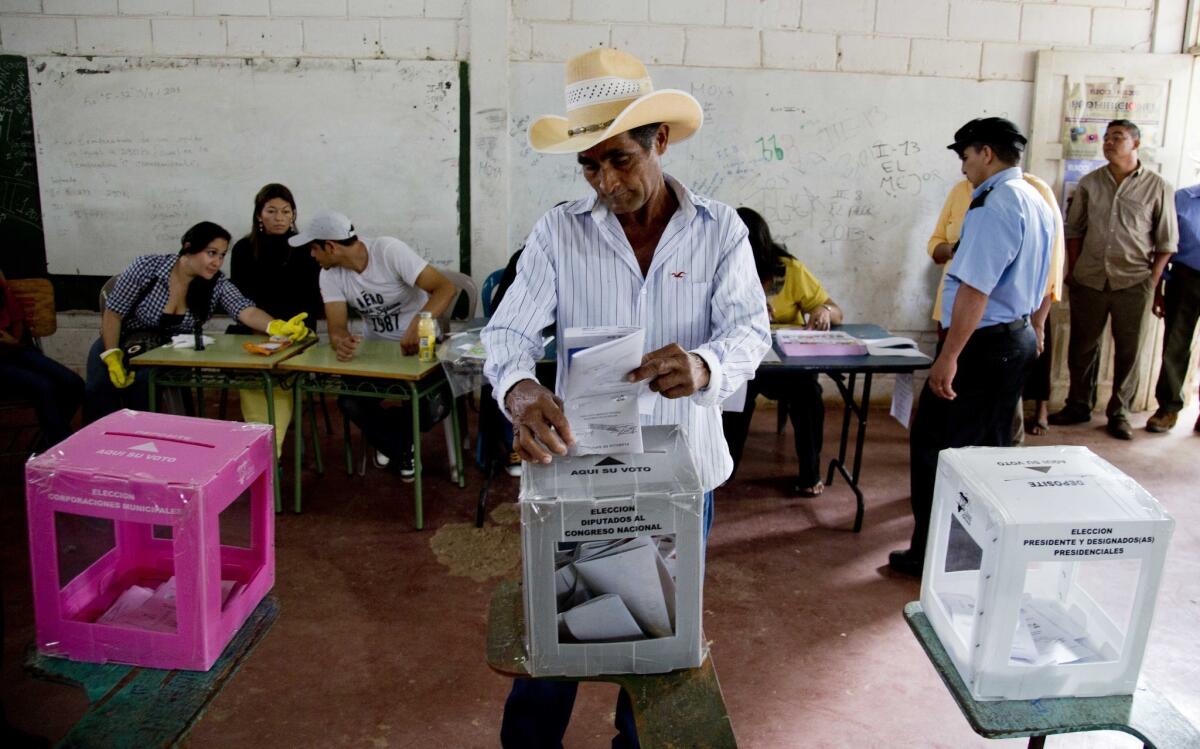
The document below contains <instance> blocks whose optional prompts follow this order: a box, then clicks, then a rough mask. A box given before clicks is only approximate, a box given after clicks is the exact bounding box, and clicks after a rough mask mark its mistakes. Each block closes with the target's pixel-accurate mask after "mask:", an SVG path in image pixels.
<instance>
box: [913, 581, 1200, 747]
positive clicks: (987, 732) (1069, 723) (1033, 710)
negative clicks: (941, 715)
mask: <svg viewBox="0 0 1200 749" xmlns="http://www.w3.org/2000/svg"><path fill="white" fill-rule="evenodd" d="M904 619H905V621H907V622H908V626H909V628H911V629H912V631H913V634H914V635H916V636H917V641H918V642H920V643H921V647H922V648H924V650H925V654H926V655H928V656H929V660H930V661H931V662H932V663H933V667H934V668H935V669H937V672H938V676H941V677H942V682H943V683H944V684H945V685H946V688H947V689H949V690H950V694H951V695H952V696H953V697H954V701H955V702H957V703H958V707H959V709H960V710H962V714H963V716H965V717H966V719H967V722H968V723H970V724H971V728H972V729H973V730H974V731H975V733H977V734H979V735H980V736H983V737H984V738H988V739H1014V738H1024V737H1026V736H1028V737H1029V747H1030V749H1041V747H1043V746H1044V745H1045V742H1046V737H1047V736H1053V735H1054V734H1057V733H1077V732H1082V731H1124V732H1125V733H1128V734H1132V735H1133V736H1136V737H1137V738H1139V739H1141V740H1142V742H1143V745H1144V746H1146V747H1147V749H1155V748H1156V747H1161V749H1175V747H1200V732H1197V730H1196V728H1195V726H1193V725H1192V724H1191V723H1190V722H1189V721H1188V719H1187V718H1185V717H1184V716H1183V715H1182V714H1180V712H1179V711H1178V710H1176V709H1175V707H1174V706H1173V705H1172V704H1171V703H1170V702H1168V701H1167V699H1166V698H1165V697H1163V696H1162V695H1160V694H1158V693H1157V692H1155V691H1154V690H1153V689H1151V688H1150V687H1148V686H1140V687H1138V690H1137V692H1135V693H1134V694H1132V695H1119V696H1114V697H1056V698H1053V699H1040V700H998V701H994V702H979V701H977V700H975V699H974V698H973V697H971V693H970V691H969V690H968V689H967V685H966V684H964V683H963V680H962V677H960V676H959V675H958V669H957V668H955V666H954V663H953V662H952V661H951V660H950V656H949V655H947V654H946V650H945V648H943V647H942V643H941V640H939V639H938V636H937V633H936V632H934V631H933V626H932V625H930V623H929V619H928V618H926V616H925V611H924V609H922V608H921V604H920V602H919V601H913V602H912V603H909V604H906V605H905V607H904Z"/></svg>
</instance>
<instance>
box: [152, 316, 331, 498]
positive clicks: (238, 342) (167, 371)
mask: <svg viewBox="0 0 1200 749" xmlns="http://www.w3.org/2000/svg"><path fill="white" fill-rule="evenodd" d="M212 338H213V342H212V343H210V344H208V345H206V346H205V347H204V349H202V350H200V351H197V350H196V349H194V348H192V347H191V346H188V347H185V348H173V347H171V346H159V347H158V348H152V349H150V350H149V351H145V352H143V353H141V354H138V355H137V356H135V357H133V358H132V359H130V362H129V363H130V365H131V366H134V367H137V368H138V369H139V370H142V371H143V372H144V374H145V376H146V384H147V388H148V391H149V402H150V410H151V411H157V410H158V400H157V388H159V387H180V388H192V387H194V388H199V389H201V392H203V390H205V389H209V388H211V389H214V390H241V389H243V388H245V389H248V390H254V389H261V390H262V391H263V393H265V394H266V396H267V423H269V424H270V425H271V427H272V428H276V425H275V398H274V390H275V385H276V383H275V381H274V379H273V378H272V373H273V372H274V371H275V367H276V366H277V365H278V364H279V363H280V362H282V361H284V360H286V359H288V358H290V357H293V356H296V355H298V354H299V353H300V352H302V351H304V349H306V348H308V347H309V346H311V345H313V344H314V343H316V340H317V337H316V336H313V335H310V336H309V337H307V338H305V339H304V340H302V341H299V342H296V343H293V344H292V345H291V346H288V347H287V348H285V349H283V350H282V351H278V352H276V353H274V354H271V355H270V356H263V355H262V354H252V353H250V352H249V351H246V349H245V348H244V347H243V346H242V344H244V343H247V342H252V343H261V342H262V341H264V340H266V338H267V336H265V335H263V334H261V333H260V334H257V335H234V334H227V333H217V334H215V335H213V336H212ZM201 398H203V396H201ZM197 406H198V412H199V413H200V414H201V415H203V413H204V401H203V399H201V401H200V403H198V404H197ZM299 436H300V435H299V433H297V435H296V437H297V438H299ZM279 479H280V471H279V461H275V511H276V512H278V511H279V510H280V509H281V508H282V499H281V494H280V488H279Z"/></svg>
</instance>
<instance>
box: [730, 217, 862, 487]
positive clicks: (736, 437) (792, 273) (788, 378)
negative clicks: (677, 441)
mask: <svg viewBox="0 0 1200 749" xmlns="http://www.w3.org/2000/svg"><path fill="white" fill-rule="evenodd" d="M738 215H739V216H741V218H742V221H743V222H744V223H745V224H746V228H747V229H749V230H750V237H749V239H750V248H751V249H752V250H753V252H754V265H755V268H756V270H757V271H758V280H759V281H761V282H762V285H763V291H765V292H766V294H767V313H768V314H769V315H770V317H771V322H772V323H778V324H781V325H785V324H795V323H801V324H804V325H805V327H807V328H809V329H810V330H829V328H830V327H831V326H833V325H840V324H841V322H842V309H841V307H838V305H837V303H836V302H834V301H833V299H831V298H830V297H829V294H828V293H826V292H825V289H824V288H823V287H822V286H821V283H820V281H818V280H817V279H816V277H815V276H813V274H812V273H810V272H809V270H808V268H805V267H804V263H802V262H800V261H799V260H797V259H796V258H795V257H793V256H792V255H791V254H789V253H788V251H787V248H785V247H784V246H783V245H781V244H779V243H778V242H776V241H775V240H773V239H772V238H771V230H770V228H769V227H768V226H767V222H766V220H765V219H764V218H763V217H762V216H760V215H758V213H757V212H755V211H753V210H751V209H749V208H744V207H743V208H739V209H738ZM760 393H761V394H762V395H765V396H767V397H768V398H772V399H774V400H778V401H779V402H780V406H781V407H782V406H784V405H785V404H786V406H787V409H788V416H789V417H790V418H791V422H792V431H793V432H795V443H796V460H797V461H798V462H799V464H800V468H799V480H798V481H797V483H796V491H797V492H798V493H799V494H801V495H802V496H805V497H815V496H817V495H818V494H820V493H821V492H822V491H823V490H824V489H825V484H823V483H822V482H821V437H822V431H823V430H824V428H825V403H824V401H823V400H821V385H820V383H818V382H817V375H816V374H810V373H794V372H792V373H787V374H783V373H778V374H774V373H771V374H768V370H763V369H760V370H759V371H758V374H757V375H756V376H755V378H754V379H753V380H750V381H749V382H748V383H746V405H745V407H744V409H743V410H742V412H741V413H734V412H729V411H727V412H725V413H724V415H723V417H722V420H723V422H724V423H723V426H724V430H725V440H726V442H728V443H729V452H730V454H731V455H732V456H733V470H734V472H735V473H736V472H737V467H738V464H739V463H740V462H741V460H742V450H743V448H744V447H745V446H746V435H747V434H748V433H749V431H750V420H751V418H752V417H753V416H754V405H755V403H754V401H755V399H756V398H757V397H758V395H759V394H760Z"/></svg>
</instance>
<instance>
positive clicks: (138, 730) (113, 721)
mask: <svg viewBox="0 0 1200 749" xmlns="http://www.w3.org/2000/svg"><path fill="white" fill-rule="evenodd" d="M278 616H279V600H278V599H277V598H276V597H275V596H274V595H268V596H267V597H266V598H264V599H263V600H262V603H260V604H258V607H257V608H256V609H254V612H253V613H252V614H251V615H250V618H249V619H247V620H246V623H245V624H244V625H242V628H241V630H240V631H239V632H238V633H237V635H236V636H235V637H234V638H233V640H232V641H231V642H230V643H229V645H228V646H227V647H226V648H225V652H223V653H222V654H221V657H220V658H219V659H218V660H217V662H216V663H215V664H213V667H212V668H211V669H210V670H208V671H163V670H160V669H154V668H141V667H139V666H128V665H124V664H120V663H80V662H78V661H71V660H67V659H65V658H55V657H52V656H47V655H42V654H41V653H38V652H36V651H35V652H34V653H32V654H31V655H30V657H29V659H28V660H27V662H26V664H25V667H26V668H27V669H29V671H30V672H31V673H32V674H33V675H34V676H37V677H40V678H43V679H48V680H50V681H57V682H61V683H63V684H70V685H71V686H78V687H82V688H83V689H84V691H85V692H87V696H88V702H89V703H90V704H89V705H88V709H87V711H86V712H85V713H84V714H83V717H82V718H81V719H80V720H79V722H78V723H76V724H75V727H74V728H72V729H71V731H70V733H68V734H67V735H66V737H65V738H63V740H62V741H61V742H59V743H58V746H59V747H77V746H78V747H83V746H86V747H89V748H95V749H99V748H101V747H114V748H116V747H131V746H136V747H174V746H179V745H180V744H181V743H182V742H183V741H184V739H185V738H186V737H187V735H188V732H189V731H190V730H191V729H192V726H193V725H195V724H196V721H198V720H199V719H200V716H201V715H203V714H204V711H205V709H206V708H207V707H208V705H209V703H210V702H212V700H213V698H214V697H216V696H217V695H218V694H220V693H221V690H222V689H224V688H225V685H226V684H228V683H229V680H230V679H232V678H233V675H234V674H235V673H237V671H238V669H239V668H241V667H242V664H243V663H245V661H246V658H247V657H248V656H249V655H250V652H251V651H252V650H254V648H255V646H256V645H258V643H259V642H260V641H261V640H262V638H263V635H265V634H266V632H267V630H268V629H270V628H271V625H272V624H274V623H275V619H276V618H277V617H278Z"/></svg>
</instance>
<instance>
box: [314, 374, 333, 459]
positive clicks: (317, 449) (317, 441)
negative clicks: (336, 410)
mask: <svg viewBox="0 0 1200 749" xmlns="http://www.w3.org/2000/svg"><path fill="white" fill-rule="evenodd" d="M312 396H313V391H311V390H310V391H308V397H309V401H310V402H309V404H308V405H309V406H311V408H309V409H308V419H309V421H310V422H311V424H310V425H309V426H311V427H312V443H313V444H312V447H313V462H315V463H316V466H317V475H318V476H324V475H325V461H324V460H323V459H322V457H321V430H320V428H319V426H318V424H317V405H316V403H313V402H311V401H313V400H314V399H313V397H312ZM327 423H328V422H327ZM330 434H332V432H330Z"/></svg>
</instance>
